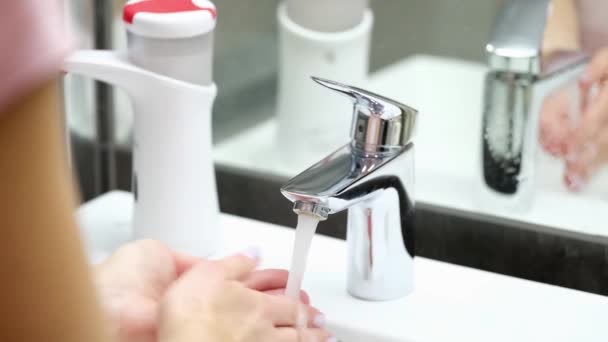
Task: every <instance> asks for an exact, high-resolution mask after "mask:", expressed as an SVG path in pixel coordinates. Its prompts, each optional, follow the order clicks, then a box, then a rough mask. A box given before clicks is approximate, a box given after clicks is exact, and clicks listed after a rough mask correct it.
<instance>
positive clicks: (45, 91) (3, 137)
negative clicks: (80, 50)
mask: <svg viewBox="0 0 608 342" xmlns="http://www.w3.org/2000/svg"><path fill="white" fill-rule="evenodd" d="M62 117H63V116H62V114H61V111H60V104H59V97H58V86H57V82H56V81H51V82H48V83H46V84H45V85H44V86H41V87H40V88H39V89H37V90H35V91H33V92H31V93H30V94H29V95H25V96H24V97H22V98H21V99H19V100H17V101H13V102H12V104H9V106H8V107H4V108H3V109H0V213H1V214H0V227H1V232H2V235H1V236H0V270H2V271H1V272H2V277H1V278H0V303H2V305H0V341H58V342H84V341H86V342H97V341H99V342H102V341H104V342H107V341H109V340H108V339H106V338H105V332H104V329H103V327H102V316H101V314H100V310H99V309H98V303H97V299H96V294H95V291H94V288H93V285H92V281H91V279H90V274H89V269H88V266H87V263H86V261H85V255H84V252H83V247H82V244H81V242H80V239H79V234H78V229H77V226H76V223H75V219H74V215H75V213H74V210H75V208H76V203H77V202H76V196H75V191H74V188H73V184H72V179H71V175H70V170H69V166H68V164H67V156H66V146H65V136H64V131H63V128H62Z"/></svg>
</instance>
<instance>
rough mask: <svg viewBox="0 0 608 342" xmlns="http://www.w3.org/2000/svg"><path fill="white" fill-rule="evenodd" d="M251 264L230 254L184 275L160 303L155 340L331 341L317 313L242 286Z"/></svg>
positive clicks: (249, 259) (248, 259)
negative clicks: (157, 330)
mask: <svg viewBox="0 0 608 342" xmlns="http://www.w3.org/2000/svg"><path fill="white" fill-rule="evenodd" d="M256 264H257V260H256V259H255V258H252V257H251V256H247V255H235V256H232V257H228V258H225V259H222V260H218V261H205V260H203V261H200V262H198V263H197V264H196V265H195V266H193V267H192V268H191V269H190V270H189V271H187V272H186V273H184V275H183V276H182V277H180V278H179V279H178V280H177V281H176V282H175V283H174V284H173V285H172V286H171V287H170V288H169V290H168V291H167V294H166V296H165V297H164V299H163V302H162V306H161V317H160V326H159V341H162V342H165V341H167V342H169V341H170V342H190V341H223V342H247V341H252V342H254V341H256V342H257V341H285V342H288V341H293V342H297V341H323V342H325V341H335V339H333V338H330V335H329V334H328V332H327V331H325V330H323V329H322V328H321V327H319V326H318V323H319V322H321V321H322V320H319V319H318V317H319V316H318V315H319V313H318V311H317V310H315V309H313V308H311V307H309V306H307V305H302V304H300V303H299V302H298V301H295V300H293V299H290V298H287V297H284V296H272V295H269V294H266V293H262V292H259V291H255V290H252V289H250V288H248V287H247V286H245V284H244V281H245V279H246V278H247V277H248V276H249V275H250V274H251V272H252V271H253V270H254V269H255V267H256ZM302 320H303V321H302ZM299 325H302V326H304V327H307V328H304V329H297V328H296V326H299Z"/></svg>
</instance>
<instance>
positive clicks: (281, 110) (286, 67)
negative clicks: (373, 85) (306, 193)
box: [273, 3, 373, 168]
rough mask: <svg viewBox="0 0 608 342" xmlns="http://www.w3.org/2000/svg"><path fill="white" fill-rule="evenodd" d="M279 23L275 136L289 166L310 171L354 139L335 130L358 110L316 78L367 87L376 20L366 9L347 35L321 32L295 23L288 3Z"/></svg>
mask: <svg viewBox="0 0 608 342" xmlns="http://www.w3.org/2000/svg"><path fill="white" fill-rule="evenodd" d="M277 19H278V23H279V79H278V92H277V118H278V126H279V130H278V132H276V134H275V136H276V139H277V140H278V141H281V143H280V144H277V145H276V146H277V148H278V152H279V157H280V158H281V159H282V160H283V161H284V162H285V163H289V164H291V165H297V166H298V167H300V168H304V167H306V166H308V165H310V164H311V163H312V162H315V161H316V160H315V159H316V156H315V154H314V152H316V151H319V152H322V153H325V154H327V153H329V152H331V151H332V150H333V149H334V147H336V146H339V145H340V143H341V142H342V141H344V140H345V139H347V138H348V135H349V132H348V130H336V129H335V127H341V126H344V125H347V126H348V125H349V124H350V120H351V118H350V117H351V111H352V105H350V104H349V103H348V101H346V100H345V99H344V98H343V97H342V96H340V95H337V94H335V93H334V92H331V91H329V90H327V89H325V88H323V87H321V86H319V85H318V84H316V83H315V82H313V81H312V80H311V79H310V76H320V75H323V77H325V78H330V79H333V80H336V81H340V82H343V83H347V84H355V85H361V84H362V83H363V82H364V81H365V79H366V78H367V73H368V64H369V49H370V38H371V33H372V26H373V15H372V12H371V10H369V9H368V10H366V11H365V15H364V16H363V20H362V21H361V23H360V24H359V25H357V26H355V27H353V28H352V29H349V30H346V31H340V32H318V31H313V30H310V29H307V28H305V27H302V26H300V25H298V24H297V23H295V22H293V21H292V20H291V19H290V18H289V16H288V15H287V10H286V6H285V4H284V3H283V4H281V5H279V8H278V11H277ZM311 137H315V139H311ZM273 138H274V137H273ZM311 152H313V153H311Z"/></svg>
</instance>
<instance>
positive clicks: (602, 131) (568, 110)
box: [539, 48, 608, 191]
mask: <svg viewBox="0 0 608 342" xmlns="http://www.w3.org/2000/svg"><path fill="white" fill-rule="evenodd" d="M606 80H608V48H604V49H601V50H599V51H598V52H597V53H595V54H594V55H593V56H592V58H591V61H590V63H589V64H588V65H587V68H586V70H585V72H584V73H583V75H582V76H581V77H580V79H579V80H578V90H579V92H578V93H577V96H578V97H579V98H578V99H575V98H573V97H572V96H571V95H572V94H574V93H573V92H572V91H571V90H572V89H573V88H572V87H567V88H563V89H561V90H559V91H557V92H556V93H554V94H552V95H549V96H548V97H547V99H546V100H545V101H544V104H543V107H542V110H541V121H540V132H539V133H540V142H541V145H542V146H543V148H544V149H545V150H546V151H547V152H548V153H549V154H551V155H553V156H555V157H558V158H561V159H563V160H564V163H565V165H566V167H565V172H564V182H565V184H566V186H567V187H568V189H570V190H571V191H580V190H582V189H583V188H584V186H585V184H586V183H587V182H589V180H590V179H591V178H592V177H593V175H594V173H596V172H597V171H598V170H599V169H600V168H601V167H602V166H603V165H605V164H606V163H608V89H606V87H605V82H606ZM573 103H574V104H575V105H574V106H573V105H572V104H573Z"/></svg>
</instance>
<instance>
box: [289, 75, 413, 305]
mask: <svg viewBox="0 0 608 342" xmlns="http://www.w3.org/2000/svg"><path fill="white" fill-rule="evenodd" d="M313 79H314V80H315V81H316V82H317V83H319V84H321V85H323V86H325V87H327V88H329V89H332V90H334V91H337V92H339V93H342V94H344V95H347V96H348V97H349V98H351V100H353V102H354V108H353V112H354V113H353V124H352V128H351V138H352V139H351V141H350V142H349V143H348V144H346V145H344V146H343V147H341V148H339V149H338V150H336V151H335V152H333V153H332V154H330V155H329V156H327V157H326V158H324V159H322V160H321V161H319V162H318V163H316V164H314V165H313V166H311V167H310V168H309V169H307V170H306V171H304V172H302V173H300V174H299V175H297V176H296V177H294V178H293V179H291V180H290V181H289V182H288V183H287V184H286V185H285V186H284V187H283V188H281V192H282V193H283V195H284V196H285V197H286V198H287V199H289V200H290V201H292V202H294V211H295V212H296V213H297V214H299V215H313V216H316V217H317V218H318V219H320V220H325V219H327V217H328V216H329V215H330V214H335V213H338V212H341V211H343V210H348V222H347V245H348V260H349V261H348V271H347V277H348V281H347V283H348V284H347V288H348V291H349V293H350V294H351V295H353V296H355V297H357V298H361V299H366V300H388V299H395V298H399V297H402V296H405V295H407V294H408V293H409V292H411V291H412V290H413V286H414V278H413V260H414V259H413V258H414V200H413V185H414V143H413V142H412V135H413V131H414V127H415V123H416V116H417V111H416V110H415V109H412V108H410V107H408V106H406V105H403V104H401V103H398V102H395V101H393V100H390V99H387V98H385V97H383V96H380V95H376V94H374V93H371V92H369V91H366V90H363V89H359V88H355V87H352V86H347V85H344V84H340V83H337V82H333V81H329V80H324V79H320V78H315V77H313ZM328 114H334V113H328ZM319 124H323V123H319Z"/></svg>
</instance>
